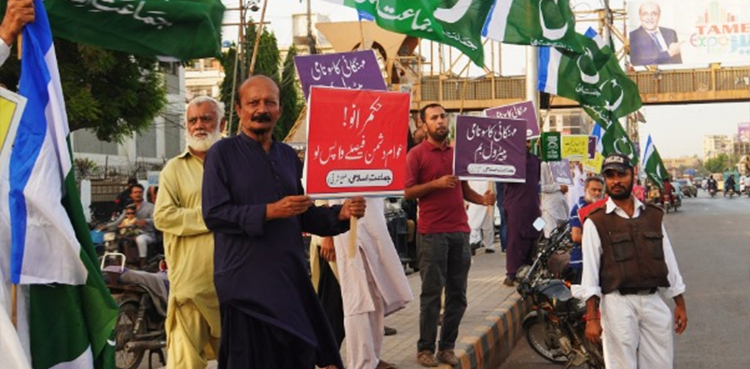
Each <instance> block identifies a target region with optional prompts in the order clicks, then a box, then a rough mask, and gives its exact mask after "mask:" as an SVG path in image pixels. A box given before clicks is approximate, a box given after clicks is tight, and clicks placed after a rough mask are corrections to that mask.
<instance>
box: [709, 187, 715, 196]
mask: <svg viewBox="0 0 750 369" xmlns="http://www.w3.org/2000/svg"><path fill="white" fill-rule="evenodd" d="M708 193H709V194H711V197H716V189H715V188H709V189H708Z"/></svg>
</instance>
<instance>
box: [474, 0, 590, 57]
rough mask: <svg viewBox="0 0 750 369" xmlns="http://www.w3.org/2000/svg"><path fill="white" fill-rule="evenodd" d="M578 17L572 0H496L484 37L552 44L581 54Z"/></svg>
mask: <svg viewBox="0 0 750 369" xmlns="http://www.w3.org/2000/svg"><path fill="white" fill-rule="evenodd" d="M575 28H576V26H575V16H574V15H573V11H572V10H571V9H570V4H569V0H495V1H494V4H493V6H492V11H491V12H490V15H489V17H487V21H486V23H485V24H484V28H483V29H482V36H485V37H487V38H491V39H493V40H496V41H500V42H503V43H506V44H517V45H533V46H551V47H558V48H561V49H563V50H568V51H571V52H574V53H577V54H580V53H582V52H583V48H582V47H581V44H580V42H579V40H578V38H577V37H576V31H575Z"/></svg>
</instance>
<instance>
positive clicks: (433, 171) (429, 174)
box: [406, 140, 471, 234]
mask: <svg viewBox="0 0 750 369" xmlns="http://www.w3.org/2000/svg"><path fill="white" fill-rule="evenodd" d="M445 175H453V147H452V146H450V145H445V146H443V147H438V146H435V145H433V144H432V143H430V142H429V141H428V140H424V141H422V143H420V144H419V145H417V146H415V147H414V148H413V149H412V150H411V151H409V153H408V154H407V155H406V187H407V188H408V187H412V186H415V185H420V184H425V183H427V182H430V181H432V180H435V179H438V178H440V177H442V176H445ZM418 203H419V207H418V209H419V218H418V219H419V221H418V222H417V224H418V226H417V227H418V229H417V231H418V232H419V233H421V234H428V233H444V232H466V233H468V232H471V229H470V228H469V218H468V216H467V215H466V209H465V208H464V196H463V190H462V189H461V185H460V184H459V185H458V186H456V187H454V188H447V189H440V190H434V191H432V192H430V193H428V194H427V195H424V196H422V197H420V198H419V199H418Z"/></svg>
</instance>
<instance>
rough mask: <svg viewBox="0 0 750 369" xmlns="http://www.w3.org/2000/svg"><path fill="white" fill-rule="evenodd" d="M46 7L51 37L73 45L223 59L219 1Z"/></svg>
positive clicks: (112, 0)
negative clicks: (64, 40)
mask: <svg viewBox="0 0 750 369" xmlns="http://www.w3.org/2000/svg"><path fill="white" fill-rule="evenodd" d="M6 2H7V0H0V9H3V10H4V9H5V3H6ZM44 7H45V8H46V9H47V15H48V17H49V22H50V25H51V27H52V34H53V35H54V36H55V37H60V38H64V39H66V40H70V41H73V42H77V43H81V44H86V45H93V46H98V47H101V48H104V49H108V50H116V51H122V52H125V53H128V54H134V55H140V56H147V57H160V58H161V59H163V60H181V61H185V60H188V59H195V58H204V57H218V56H221V22H222V18H223V17H224V5H223V4H222V3H221V0H45V1H44Z"/></svg>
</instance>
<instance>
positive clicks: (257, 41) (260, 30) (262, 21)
mask: <svg viewBox="0 0 750 369" xmlns="http://www.w3.org/2000/svg"><path fill="white" fill-rule="evenodd" d="M267 5H268V0H266V1H264V2H263V10H261V12H260V25H258V34H256V35H255V45H254V46H253V58H252V59H251V61H250V73H248V76H252V75H253V72H254V71H255V60H256V59H257V58H258V46H259V45H260V36H261V35H262V34H263V24H265V20H266V6H267Z"/></svg>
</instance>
